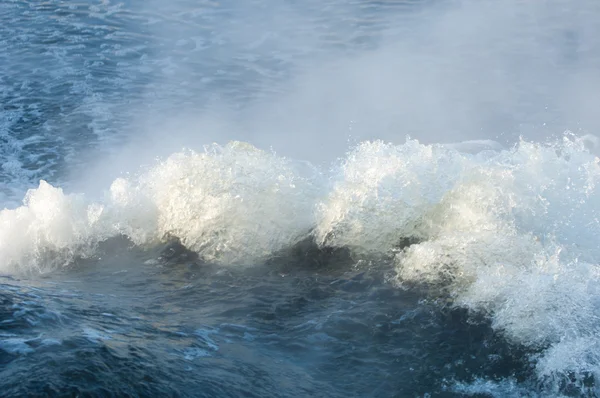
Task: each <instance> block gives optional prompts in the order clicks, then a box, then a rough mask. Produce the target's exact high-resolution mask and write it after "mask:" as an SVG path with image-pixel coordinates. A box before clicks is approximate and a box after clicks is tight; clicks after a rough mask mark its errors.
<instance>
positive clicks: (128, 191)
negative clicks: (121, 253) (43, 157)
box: [0, 142, 321, 272]
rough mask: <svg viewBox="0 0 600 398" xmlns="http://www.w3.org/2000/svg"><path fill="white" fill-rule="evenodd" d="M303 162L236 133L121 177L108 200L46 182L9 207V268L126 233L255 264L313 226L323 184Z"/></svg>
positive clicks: (50, 264) (2, 223) (58, 257)
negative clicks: (134, 175) (96, 199)
mask: <svg viewBox="0 0 600 398" xmlns="http://www.w3.org/2000/svg"><path fill="white" fill-rule="evenodd" d="M300 166H301V165H297V164H295V163H293V162H290V161H288V160H286V159H283V158H280V157H277V156H276V155H274V154H272V153H268V152H265V151H261V150H258V149H256V148H254V147H252V146H251V145H249V144H243V143H239V142H233V143H231V144H229V145H227V146H225V147H220V146H216V145H215V146H212V147H209V148H207V150H206V151H205V152H202V153H197V152H193V151H187V152H180V153H176V154H174V155H172V156H170V157H169V158H168V159H166V160H165V161H163V162H161V163H159V164H158V165H156V166H155V167H153V168H151V169H150V170H149V171H148V172H146V173H144V174H142V175H141V176H139V177H137V178H131V179H124V178H119V179H117V180H115V181H114V182H113V184H112V185H111V187H110V189H109V190H108V191H107V194H106V197H105V199H104V200H103V201H100V202H90V201H88V200H86V198H85V197H84V195H78V194H65V193H64V192H63V191H62V189H60V188H55V187H53V186H51V185H50V184H48V183H46V182H44V181H41V182H40V185H39V187H38V188H37V189H32V190H30V191H29V192H28V193H27V195H26V197H25V199H24V201H23V206H21V207H18V208H16V209H12V210H3V211H0V270H1V271H2V272H19V271H31V270H37V271H41V272H44V271H48V270H52V269H55V268H56V267H59V266H63V265H66V264H68V263H70V262H72V261H73V260H74V259H76V258H78V257H88V256H90V255H93V253H94V249H95V247H96V245H97V244H98V243H99V242H101V241H103V240H106V239H108V238H110V237H113V236H117V235H125V236H127V237H128V238H129V239H131V240H132V241H133V242H135V243H136V244H140V245H143V244H152V243H155V242H159V241H163V240H165V239H169V238H170V237H176V238H179V239H180V241H181V242H182V243H183V244H184V245H185V246H186V247H187V248H189V249H191V250H194V251H196V252H198V253H199V254H200V255H201V256H202V257H203V258H204V259H205V260H207V261H213V262H216V263H221V264H238V263H252V262H253V261H256V260H257V259H260V258H262V257H263V256H267V255H270V254H272V253H274V252H276V251H277V250H280V249H283V248H285V247H287V246H289V245H292V244H294V243H296V242H297V241H298V240H300V239H302V238H303V237H304V236H306V235H307V234H308V232H309V230H310V228H311V227H312V226H313V225H314V213H313V211H312V209H313V206H314V202H315V200H316V199H315V197H316V196H317V195H319V194H320V192H321V191H320V189H319V188H318V184H317V183H316V182H317V180H316V179H315V176H314V175H310V170H309V169H308V168H306V167H304V166H302V167H300ZM307 173H308V175H307Z"/></svg>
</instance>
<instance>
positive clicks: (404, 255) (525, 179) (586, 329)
mask: <svg viewBox="0 0 600 398" xmlns="http://www.w3.org/2000/svg"><path fill="white" fill-rule="evenodd" d="M592 143H593V142H592ZM460 148H462V146H461V145H458V146H457V145H446V146H440V145H433V146H429V145H421V144H419V143H418V142H416V141H411V140H409V141H407V143H406V144H404V145H400V146H394V145H391V144H384V143H382V142H372V143H363V144H361V145H359V146H358V147H357V148H356V149H355V150H354V151H352V152H351V153H350V154H349V155H348V157H347V158H346V159H345V160H344V162H343V163H342V164H341V166H340V168H339V169H338V170H337V172H336V174H335V175H334V177H333V178H334V184H333V188H332V189H331V191H330V193H329V194H328V196H327V197H326V198H325V199H324V200H322V201H321V202H320V203H319V205H318V215H319V218H318V224H317V228H316V230H315V235H316V238H317V240H318V242H319V243H320V244H322V245H325V246H346V247H350V248H353V249H354V250H355V251H356V252H359V253H372V252H377V253H387V254H388V255H393V256H395V262H396V267H397V275H398V277H397V278H398V283H399V284H401V285H404V284H414V283H416V284H423V283H426V284H429V285H430V286H432V287H434V288H436V287H437V288H438V289H440V291H441V292H443V293H445V294H449V295H450V297H452V298H453V303H454V305H456V306H461V307H465V308H468V309H470V310H471V311H474V312H480V313H484V314H487V315H488V316H490V317H491V319H492V325H493V327H494V328H495V329H496V330H499V331H502V332H503V333H504V335H505V336H506V337H507V338H508V339H509V340H511V341H513V342H515V343H519V344H523V345H525V346H527V347H529V348H531V349H532V350H533V351H536V352H538V353H539V354H538V355H537V356H535V357H534V358H532V360H534V362H535V363H536V366H537V367H536V370H537V374H538V376H539V378H540V380H541V381H543V383H544V385H546V387H547V388H549V389H556V390H557V391H558V390H560V389H561V388H564V386H565V383H567V384H569V383H571V384H573V383H580V382H581V381H582V380H583V379H585V378H586V377H589V375H593V376H594V377H595V379H596V380H600V361H599V360H598V356H597V355H596V354H595V352H596V351H595V350H596V348H597V347H598V346H599V344H600V338H598V337H597V336H598V335H599V333H598V332H599V331H600V330H599V328H600V322H599V317H598V311H597V308H599V307H598V304H600V284H599V282H600V267H599V266H598V264H599V262H600V251H599V247H598V245H597V237H598V236H600V230H599V228H600V202H599V201H598V200H597V198H598V193H599V192H598V189H599V188H598V182H599V179H600V166H599V164H600V159H598V158H597V157H596V156H595V155H594V154H593V152H591V150H590V138H589V137H587V136H586V137H582V138H578V137H575V136H573V135H571V134H566V135H565V136H564V138H563V139H562V140H561V141H558V142H554V143H549V144H540V143H532V142H526V141H521V142H520V143H519V144H518V145H517V146H515V147H514V148H512V149H510V150H500V151H498V150H489V148H487V147H484V148H482V151H461V152H459V151H458V150H457V149H460ZM592 149H593V148H592ZM469 152H471V153H469ZM402 238H415V239H414V240H413V242H415V241H416V242H417V243H414V244H412V245H410V246H409V247H407V248H404V249H402V250H400V249H399V248H398V247H399V242H400V240H401V239H402ZM394 253H395V254H394ZM567 353H568V355H566V354H567ZM573 380H576V382H573ZM561 386H562V387H561ZM575 387H577V386H575Z"/></svg>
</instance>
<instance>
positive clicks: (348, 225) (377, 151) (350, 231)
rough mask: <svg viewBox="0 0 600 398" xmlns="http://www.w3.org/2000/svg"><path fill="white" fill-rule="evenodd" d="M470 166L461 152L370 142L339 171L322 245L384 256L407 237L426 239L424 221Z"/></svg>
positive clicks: (322, 207)
mask: <svg viewBox="0 0 600 398" xmlns="http://www.w3.org/2000/svg"><path fill="white" fill-rule="evenodd" d="M464 166H465V164H464V158H463V157H462V155H460V154H459V153H458V152H456V151H453V150H450V149H446V148H444V147H442V146H426V145H421V144H419V143H418V142H417V141H414V140H408V141H407V143H406V144H404V145H401V146H394V145H391V144H385V143H383V142H381V141H376V142H364V143H362V144H360V145H359V146H358V147H357V148H355V149H354V150H353V151H352V152H350V153H349V154H348V157H347V158H346V159H345V160H344V162H343V163H342V164H341V166H340V167H339V169H338V170H335V171H334V177H333V179H334V186H333V188H332V190H331V192H330V193H329V194H328V196H327V197H326V198H325V199H324V200H323V201H321V202H320V203H319V204H318V207H317V212H318V220H319V222H318V224H317V228H316V230H315V236H316V239H317V241H318V242H319V243H320V244H322V245H327V246H347V247H352V248H354V249H355V250H357V251H361V252H382V251H386V250H389V249H391V248H392V247H394V246H395V245H396V244H397V243H398V241H399V239H401V238H403V237H423V236H424V234H425V232H424V229H426V226H425V225H424V224H423V223H422V222H421V218H422V217H423V215H424V214H425V213H426V212H427V211H428V210H429V209H431V208H432V207H433V206H434V205H435V204H437V203H438V202H439V201H440V200H441V197H442V195H443V194H444V192H445V191H447V190H448V189H450V188H451V187H452V186H453V184H454V183H455V180H456V179H457V178H459V177H460V175H461V170H462V169H463V167H464Z"/></svg>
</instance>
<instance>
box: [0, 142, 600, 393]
mask: <svg viewBox="0 0 600 398" xmlns="http://www.w3.org/2000/svg"><path fill="white" fill-rule="evenodd" d="M475 144H477V145H475V147H476V148H477V149H476V150H469V148H473V145H472V143H471V144H464V145H461V144H455V145H423V144H420V143H419V142H417V141H415V140H410V139H409V140H407V142H406V143H405V144H403V145H398V146H396V145H392V144H387V143H383V142H379V141H375V142H363V143H361V144H360V145H358V146H357V147H356V148H354V149H353V150H351V151H350V152H349V153H348V154H347V156H346V157H345V158H344V159H342V160H341V161H340V162H339V163H338V164H336V165H335V166H334V167H333V168H332V169H331V170H330V171H327V172H325V171H322V170H318V169H317V168H315V167H313V166H311V165H309V164H307V163H303V162H297V161H292V160H289V159H285V158H281V157H278V156H277V155H275V154H274V153H271V152H267V151H262V150H259V149H257V148H255V147H253V146H251V145H250V144H245V143H240V142H233V143H230V144H228V145H226V146H218V145H213V146H210V147H207V148H206V149H205V150H204V151H203V152H194V151H184V152H180V153H176V154H173V155H172V156H170V157H169V158H167V159H166V160H164V161H162V162H160V163H158V164H157V165H155V166H153V167H152V168H150V169H148V170H147V171H146V172H144V173H142V174H140V175H138V176H135V177H127V178H119V179H117V180H115V181H114V182H113V183H112V185H111V186H110V188H109V189H108V190H107V192H106V194H105V197H104V198H103V199H102V200H99V201H90V200H88V199H87V198H86V197H85V196H84V195H82V194H66V193H65V192H63V190H61V189H60V188H57V187H53V186H51V185H50V184H48V183H46V182H44V181H42V182H40V185H39V187H38V188H37V189H32V190H30V191H29V192H28V193H27V195H26V196H25V198H24V201H23V205H22V206H21V207H18V208H15V209H5V210H3V211H1V212H0V271H1V272H3V273H11V274H14V273H17V274H18V273H22V272H37V271H39V272H48V271H51V270H53V269H56V268H57V267H61V266H65V265H68V264H71V263H72V262H74V261H76V260H77V259H78V258H86V257H93V256H94V255H95V253H96V248H97V246H98V244H99V243H101V242H103V241H106V240H107V239H110V238H112V237H118V236H125V237H126V238H127V239H129V240H130V241H131V242H132V243H133V244H135V245H139V246H147V245H153V244H156V243H158V242H161V241H168V240H173V239H175V240H178V241H179V242H180V243H181V244H182V245H183V246H184V247H185V248H187V249H188V250H190V251H193V252H196V253H197V254H198V255H199V257H200V258H201V259H202V260H203V261H206V262H211V263H215V264H221V265H244V264H248V265H249V264H253V263H257V262H261V261H265V260H266V259H268V258H269V257H270V256H272V255H273V254H275V253H277V252H279V251H281V250H283V249H286V248H289V247H291V246H293V245H295V244H297V243H298V242H301V241H303V240H306V239H313V240H314V242H315V243H316V245H318V246H319V247H322V248H325V247H328V248H347V249H349V250H350V251H351V252H352V253H354V255H356V256H361V257H362V256H367V257H368V256H379V258H381V256H383V257H385V258H387V259H388V260H389V261H393V263H394V265H395V269H396V271H397V272H396V276H395V280H394V283H397V284H398V285H399V287H400V288H402V287H408V286H412V285H414V284H419V285H427V286H429V288H430V289H432V291H437V292H438V293H440V294H444V295H448V296H449V298H450V299H451V303H452V304H451V305H453V306H459V307H463V308H466V309H468V310H470V311H472V312H473V313H478V314H484V315H486V316H487V317H489V318H490V319H491V320H492V326H493V327H494V328H495V329H496V330H498V331H501V332H502V333H503V334H504V335H505V336H506V338H507V339H508V340H509V341H511V342H513V343H515V344H520V345H522V346H525V347H527V348H529V349H530V350H531V352H532V353H533V354H532V357H531V361H532V363H533V364H534V366H535V372H536V374H537V376H538V380H539V383H541V384H542V385H543V386H544V388H545V389H546V391H555V392H558V391H560V390H561V389H562V388H564V385H565V383H571V384H574V385H576V386H578V388H580V389H582V390H585V389H594V388H595V387H593V384H594V383H591V384H590V382H589V380H590V378H591V379H592V380H597V379H598V378H599V377H600V355H599V354H598V352H600V351H599V349H598V348H599V347H600V338H599V337H598V336H599V335H600V333H599V332H600V322H599V313H598V308H600V283H599V282H600V267H599V266H598V264H599V262H600V246H599V245H598V241H597V239H598V236H600V200H599V199H598V194H599V192H598V183H599V181H600V159H599V158H598V157H597V156H596V155H595V154H594V148H593V146H594V144H595V139H594V138H593V137H576V136H574V135H571V134H566V135H565V136H564V137H563V139H562V140H561V141H557V142H552V143H547V144H542V143H535V142H527V141H521V142H520V143H518V145H516V146H515V147H513V148H511V149H502V148H499V147H498V146H497V145H493V144H489V145H488V144H486V143H483V144H482V143H475ZM478 383H480V384H478V385H479V386H480V387H481V386H485V385H488V384H489V385H495V384H494V381H489V383H488V381H485V380H483V381H479V382H478ZM486 383H487V384H486ZM490 383H491V384H490ZM461 388H462V387H461ZM464 388H466V387H464ZM473 388H474V387H473ZM478 389H479V388H478ZM594 391H595V390H594Z"/></svg>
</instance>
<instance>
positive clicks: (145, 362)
mask: <svg viewBox="0 0 600 398" xmlns="http://www.w3.org/2000/svg"><path fill="white" fill-rule="evenodd" d="M111 244H114V245H117V246H120V244H119V242H111ZM121 246H122V245H121ZM106 250H107V251H109V252H116V253H117V254H114V255H108V258H103V259H102V260H101V261H100V260H96V261H93V260H91V261H87V262H85V263H82V264H77V265H76V266H75V267H74V269H70V270H69V271H68V272H65V273H59V274H55V275H52V276H50V277H45V278H41V279H40V278H35V279H34V280H31V279H24V280H19V279H12V278H4V280H3V281H2V289H3V294H2V307H1V311H2V312H1V313H2V318H3V322H2V325H1V329H2V332H1V333H2V346H1V347H2V355H1V356H0V361H1V362H0V363H1V364H2V380H3V381H2V386H3V394H5V395H6V396H20V395H44V394H47V395H65V396H77V395H78V396H156V395H161V396H207V397H209V396H231V397H238V396H256V397H263V396H269V397H271V396H272V397H292V396H323V397H337V396H339V397H342V396H377V397H382V396H384V397H388V396H389V397H401V396H423V395H424V394H431V395H432V396H460V394H457V393H453V392H451V391H449V390H451V389H452V384H453V383H454V382H455V381H466V382H468V381H471V380H474V378H475V377H489V378H492V379H497V380H502V379H503V378H506V377H515V378H518V379H521V380H524V379H526V378H527V376H528V375H529V373H530V370H529V369H528V363H527V361H524V360H523V359H522V358H523V356H522V355H523V352H521V351H522V350H521V349H520V348H519V347H517V346H511V345H510V344H508V343H507V342H506V341H504V340H503V339H502V338H501V337H500V336H498V335H497V334H496V333H494V332H493V331H492V330H491V328H490V325H489V323H488V322H486V321H485V319H477V318H473V317H469V316H468V315H467V314H466V313H465V312H464V311H462V310H452V309H448V308H445V305H443V304H441V302H442V301H438V302H436V301H433V300H432V301H426V300H425V301H424V300H423V293H422V292H421V291H420V290H419V289H418V288H415V289H408V290H402V289H398V288H396V287H394V286H393V285H392V284H390V283H389V282H388V281H386V274H388V273H389V272H390V271H391V269H390V267H389V266H386V265H385V263H383V262H381V263H377V264H374V265H372V266H369V267H361V268H363V269H356V268H355V267H354V264H355V263H354V262H353V261H352V259H351V258H349V257H348V255H347V253H340V252H319V251H317V250H316V249H315V248H314V247H311V246H310V245H308V244H301V245H300V246H299V247H297V248H295V249H293V250H292V252H291V253H286V254H287V255H286V256H285V257H280V258H279V259H278V260H277V261H275V260H273V261H272V262H271V263H270V264H268V265H267V266H257V267H253V268H251V269H245V270H238V269H223V268H222V267H215V266H211V265H209V264H206V263H202V262H201V261H199V260H197V259H195V258H194V257H195V256H194V255H191V254H190V253H187V252H184V251H181V248H180V247H179V246H178V245H171V246H169V247H167V248H164V249H162V255H160V254H159V257H156V258H158V260H156V261H154V262H151V263H148V262H146V263H145V262H144V260H145V259H147V258H152V257H153V256H152V255H150V254H149V253H139V252H137V251H135V250H134V251H126V250H125V251H124V250H123V248H122V247H121V248H118V249H116V250H115V248H114V247H112V246H111V247H107V248H106ZM307 253H308V254H307ZM154 254H155V255H156V254H157V253H154Z"/></svg>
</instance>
